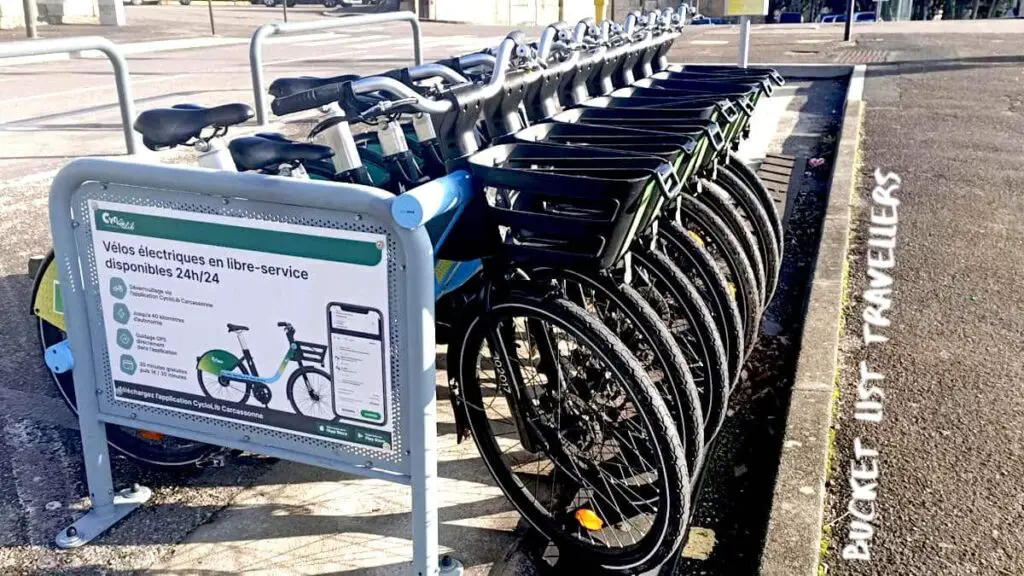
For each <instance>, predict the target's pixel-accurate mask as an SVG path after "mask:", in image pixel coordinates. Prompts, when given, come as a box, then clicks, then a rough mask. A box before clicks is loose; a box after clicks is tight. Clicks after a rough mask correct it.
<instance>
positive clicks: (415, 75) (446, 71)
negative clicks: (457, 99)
mask: <svg viewBox="0 0 1024 576" xmlns="http://www.w3.org/2000/svg"><path fill="white" fill-rule="evenodd" d="M435 76H436V77H438V78H441V79H442V80H444V81H446V82H448V83H450V84H465V83H466V82H469V80H468V79H467V78H466V77H465V76H463V75H462V74H459V73H458V72H456V71H455V70H452V69H451V68H449V67H447V66H445V65H444V64H437V63H433V64H420V65H419V66H413V67H412V68H409V77H410V78H412V79H413V80H423V79H426V78H433V77H435Z"/></svg>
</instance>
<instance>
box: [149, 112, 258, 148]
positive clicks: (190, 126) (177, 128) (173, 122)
mask: <svg viewBox="0 0 1024 576" xmlns="http://www.w3.org/2000/svg"><path fill="white" fill-rule="evenodd" d="M255 115H256V113H255V112H253V109H252V107H251V106H249V105H248V104H225V105H223V106H214V107H213V108H203V107H202V106H196V105H195V104H184V105H181V106H175V107H173V108H156V109H154V110H146V111H145V112H143V113H142V114H139V116H138V118H136V119H135V124H134V125H133V128H135V131H136V132H138V133H140V134H142V143H143V144H145V145H146V147H147V148H149V149H150V150H159V149H161V148H173V147H174V146H178V145H181V144H184V143H186V142H188V141H189V140H192V139H193V138H198V137H199V135H200V133H201V132H202V131H203V129H204V128H227V127H228V126H234V125H236V124H241V123H243V122H246V121H248V120H250V119H251V118H252V117H253V116H255Z"/></svg>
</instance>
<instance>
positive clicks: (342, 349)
mask: <svg viewBox="0 0 1024 576" xmlns="http://www.w3.org/2000/svg"><path fill="white" fill-rule="evenodd" d="M238 220H239V219H238V218H236V217H230V216H218V215H211V214H187V213H185V214H183V213H181V212H180V211H174V210H169V209H166V208H154V207H146V206H134V205H130V204H119V203H112V202H99V201H92V202H90V204H89V221H90V223H91V224H92V225H93V233H92V248H93V252H94V254H96V264H97V268H96V271H97V275H98V281H99V285H100V287H105V288H109V289H106V290H101V292H100V294H99V296H100V301H101V303H102V309H103V316H104V325H105V328H106V330H105V336H106V341H107V349H108V350H110V351H115V352H114V355H113V357H112V360H114V361H112V362H111V363H110V370H111V373H110V375H109V377H110V378H111V380H112V381H113V383H114V396H115V398H116V399H118V400H124V401H126V402H134V403H139V404H147V405H152V406H160V407H163V408H168V409H171V410H179V411H183V412H192V413H196V414H203V415H207V416H211V417H214V418H218V419H224V420H228V421H235V422H244V423H249V424H254V425H257V426H261V427H266V428H269V429H277V430H281V431H287V432H293V433H298V434H303V435H310V436H314V437H319V438H325V439H329V440H331V441H336V442H341V443H348V444H358V445H362V446H369V447H372V448H377V449H381V450H385V451H390V450H391V445H392V443H393V442H392V440H393V437H394V421H393V419H392V418H390V417H389V416H390V412H391V410H390V408H389V406H390V404H391V387H390V385H389V373H388V372H389V371H388V370H385V369H384V367H385V366H388V365H389V361H388V358H389V357H390V355H391V351H390V345H389V340H388V314H387V310H388V274H387V272H388V270H387V248H386V237H385V236H384V235H383V234H371V233H367V232H358V231H352V230H323V229H317V228H313V227H310V226H301V225H295V224H288V223H280V222H260V223H246V222H239V221H238ZM232 346H233V348H232ZM260 368H263V371H261V370H260Z"/></svg>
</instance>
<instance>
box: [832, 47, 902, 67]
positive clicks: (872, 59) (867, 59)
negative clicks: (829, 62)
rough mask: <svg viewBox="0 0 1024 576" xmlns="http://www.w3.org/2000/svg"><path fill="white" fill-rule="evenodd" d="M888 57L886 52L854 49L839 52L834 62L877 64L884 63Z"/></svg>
mask: <svg viewBox="0 0 1024 576" xmlns="http://www.w3.org/2000/svg"><path fill="white" fill-rule="evenodd" d="M888 55H889V52H888V50H868V49H865V48H854V49H852V50H845V51H843V52H840V53H839V54H838V55H837V56H836V62H837V63H839V64H878V63H880V62H885V61H886V57H887V56H888Z"/></svg>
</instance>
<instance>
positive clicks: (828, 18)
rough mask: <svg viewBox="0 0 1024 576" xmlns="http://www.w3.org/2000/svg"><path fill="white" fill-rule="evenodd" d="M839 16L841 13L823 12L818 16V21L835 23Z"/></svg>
mask: <svg viewBox="0 0 1024 576" xmlns="http://www.w3.org/2000/svg"><path fill="white" fill-rule="evenodd" d="M839 16H841V14H822V15H821V16H818V22H819V23H821V24H833V23H835V22H836V21H837V19H838V18H839Z"/></svg>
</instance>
